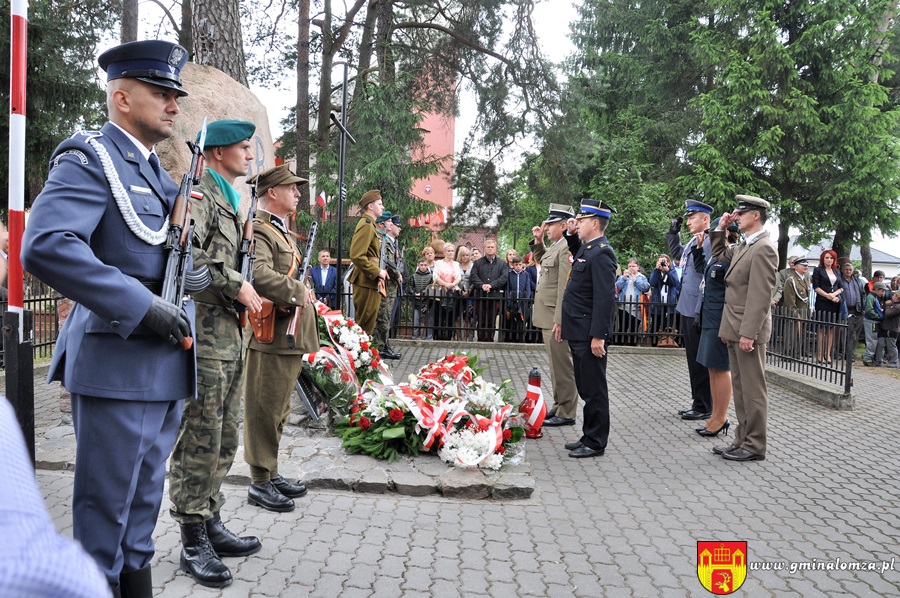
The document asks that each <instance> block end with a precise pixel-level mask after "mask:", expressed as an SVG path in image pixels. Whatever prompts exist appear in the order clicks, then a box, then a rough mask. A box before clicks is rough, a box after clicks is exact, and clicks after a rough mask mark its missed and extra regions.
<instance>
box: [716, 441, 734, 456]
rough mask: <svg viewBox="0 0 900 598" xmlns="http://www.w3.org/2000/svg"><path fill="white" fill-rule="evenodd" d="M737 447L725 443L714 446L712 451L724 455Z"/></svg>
mask: <svg viewBox="0 0 900 598" xmlns="http://www.w3.org/2000/svg"><path fill="white" fill-rule="evenodd" d="M736 448H737V447H736V446H734V445H733V444H725V445H722V446H714V447H713V450H712V452H714V453H715V454H717V455H724V454H725V453H729V452H731V451H733V450H734V449H736Z"/></svg>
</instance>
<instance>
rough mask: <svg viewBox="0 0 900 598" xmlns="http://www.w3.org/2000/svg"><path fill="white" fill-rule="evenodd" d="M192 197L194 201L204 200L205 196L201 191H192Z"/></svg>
mask: <svg viewBox="0 0 900 598" xmlns="http://www.w3.org/2000/svg"><path fill="white" fill-rule="evenodd" d="M191 197H192V198H193V199H203V194H202V193H201V192H199V191H191Z"/></svg>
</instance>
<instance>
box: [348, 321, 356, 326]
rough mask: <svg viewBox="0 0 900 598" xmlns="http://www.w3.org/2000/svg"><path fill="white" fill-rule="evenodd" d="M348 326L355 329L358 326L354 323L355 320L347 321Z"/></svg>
mask: <svg viewBox="0 0 900 598" xmlns="http://www.w3.org/2000/svg"><path fill="white" fill-rule="evenodd" d="M347 326H349V327H350V328H353V327H354V326H356V324H354V323H353V320H347Z"/></svg>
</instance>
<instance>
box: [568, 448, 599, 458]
mask: <svg viewBox="0 0 900 598" xmlns="http://www.w3.org/2000/svg"><path fill="white" fill-rule="evenodd" d="M605 452H606V449H605V448H602V449H592V448H591V447H589V446H584V445H582V446H581V447H580V448H577V449H575V450H574V451H572V452H571V453H569V456H570V457H572V458H573V459H584V458H585V457H599V456H600V455H602V454H603V453H605Z"/></svg>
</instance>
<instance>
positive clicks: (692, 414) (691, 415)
mask: <svg viewBox="0 0 900 598" xmlns="http://www.w3.org/2000/svg"><path fill="white" fill-rule="evenodd" d="M711 415H712V413H700V412H699V411H694V410H693V409H691V410H690V411H685V412H684V413H682V414H681V419H709V418H710V416H711Z"/></svg>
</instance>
